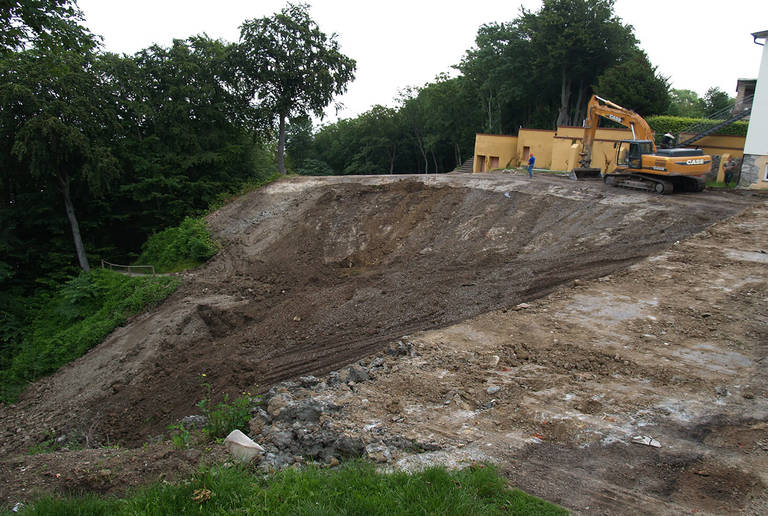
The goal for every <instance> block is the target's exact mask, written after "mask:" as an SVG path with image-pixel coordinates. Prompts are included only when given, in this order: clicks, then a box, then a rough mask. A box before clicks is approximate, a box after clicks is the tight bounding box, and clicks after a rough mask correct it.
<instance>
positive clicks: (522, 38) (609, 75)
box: [288, 0, 733, 174]
mask: <svg viewBox="0 0 768 516" xmlns="http://www.w3.org/2000/svg"><path fill="white" fill-rule="evenodd" d="M454 68H455V74H454V76H453V77H450V76H448V75H446V74H443V75H440V76H438V77H437V78H436V79H435V80H434V81H432V82H430V83H428V84H425V85H423V86H420V87H413V88H408V89H405V90H403V91H402V92H401V94H400V97H399V98H398V99H397V104H396V107H394V108H389V107H384V106H374V107H373V108H371V109H370V110H369V111H367V112H366V113H363V114H362V115H360V116H357V117H354V118H351V119H345V120H340V121H338V122H335V123H332V124H326V125H321V126H319V127H312V125H311V123H310V121H309V120H306V119H301V120H292V124H291V127H290V128H289V132H288V135H289V139H288V149H289V154H290V155H291V156H292V158H293V160H292V165H293V166H294V167H295V170H296V171H297V172H298V173H306V174H383V173H435V172H449V171H451V170H453V169H455V168H456V167H458V166H460V165H461V164H462V163H463V162H464V161H465V160H467V159H469V158H471V157H472V154H473V151H474V137H475V133H489V134H515V133H516V132H517V131H518V129H519V128H520V127H526V128H534V129H555V128H556V127H557V126H558V125H577V126H579V125H581V123H582V120H583V119H584V117H585V114H586V113H585V111H586V106H587V102H588V100H589V98H590V96H591V95H592V94H599V95H601V96H603V97H605V98H608V99H610V100H612V101H614V102H616V103H618V104H620V105H623V106H625V107H628V108H630V109H633V110H634V111H637V112H638V113H640V114H641V115H642V116H648V115H655V114H656V115H676V116H683V117H704V116H709V115H711V114H714V113H716V112H718V111H719V110H722V109H723V108H725V107H727V106H729V105H732V104H733V99H731V98H730V97H729V96H728V94H727V93H725V92H723V91H721V90H719V89H717V88H711V89H710V90H709V91H708V92H707V94H706V95H705V97H704V98H699V97H698V95H697V94H696V93H695V92H692V91H690V90H673V89H671V88H670V85H669V79H668V78H667V77H664V76H663V75H661V74H660V73H659V72H658V70H657V67H655V66H654V65H653V64H652V63H651V62H650V60H649V58H648V56H647V55H646V53H645V52H644V51H643V50H642V49H641V48H640V46H639V44H638V41H637V39H636V38H635V35H634V30H633V28H632V26H631V25H628V24H625V23H624V22H622V20H621V19H620V18H619V17H618V16H616V14H615V12H614V0H543V2H542V6H541V7H540V8H539V9H538V10H535V11H532V10H527V9H525V8H522V9H521V10H520V12H519V14H518V16H517V17H515V18H514V19H513V20H512V21H510V22H498V23H489V24H486V25H483V26H481V27H480V28H479V30H478V32H477V37H476V40H475V45H474V46H473V47H472V48H470V49H468V50H467V51H466V53H465V55H464V56H463V58H462V59H461V61H460V62H459V63H457V64H456V65H455V67H454Z"/></svg>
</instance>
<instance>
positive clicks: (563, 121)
mask: <svg viewBox="0 0 768 516" xmlns="http://www.w3.org/2000/svg"><path fill="white" fill-rule="evenodd" d="M570 103H571V79H570V78H569V77H568V76H567V75H566V74H565V67H563V70H562V81H561V82H560V111H559V112H558V114H557V123H556V125H568V106H569V105H570Z"/></svg>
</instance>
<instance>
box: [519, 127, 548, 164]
mask: <svg viewBox="0 0 768 516" xmlns="http://www.w3.org/2000/svg"><path fill="white" fill-rule="evenodd" d="M554 136H555V131H546V130H540V129H520V131H519V132H518V134H517V166H523V167H527V166H528V156H527V155H526V154H525V148H526V147H528V151H529V152H531V153H533V156H534V157H535V158H536V164H535V165H534V167H536V168H549V167H550V166H551V165H552V143H553V137H554Z"/></svg>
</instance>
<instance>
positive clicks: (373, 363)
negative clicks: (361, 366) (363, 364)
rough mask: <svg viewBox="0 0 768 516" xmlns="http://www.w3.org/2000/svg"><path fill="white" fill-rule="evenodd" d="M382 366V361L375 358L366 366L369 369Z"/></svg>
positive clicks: (379, 358)
mask: <svg viewBox="0 0 768 516" xmlns="http://www.w3.org/2000/svg"><path fill="white" fill-rule="evenodd" d="M382 366H384V359H383V358H381V357H376V358H374V359H373V360H371V363H370V364H369V365H368V367H370V368H374V367H382Z"/></svg>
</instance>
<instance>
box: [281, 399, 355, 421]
mask: <svg viewBox="0 0 768 516" xmlns="http://www.w3.org/2000/svg"><path fill="white" fill-rule="evenodd" d="M270 407H271V405H270ZM340 408H341V407H340V406H338V405H334V404H332V403H328V402H326V401H321V400H316V399H313V398H308V399H304V400H299V401H289V402H287V403H285V404H284V405H282V406H280V410H278V411H277V412H276V413H275V414H273V415H272V417H273V418H274V419H275V420H276V421H284V422H298V421H301V422H309V423H316V422H317V421H319V420H320V415H321V414H323V413H324V412H329V411H336V410H339V409H340ZM270 414H272V412H271V411H270Z"/></svg>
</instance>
